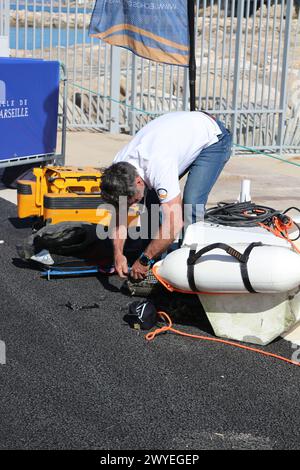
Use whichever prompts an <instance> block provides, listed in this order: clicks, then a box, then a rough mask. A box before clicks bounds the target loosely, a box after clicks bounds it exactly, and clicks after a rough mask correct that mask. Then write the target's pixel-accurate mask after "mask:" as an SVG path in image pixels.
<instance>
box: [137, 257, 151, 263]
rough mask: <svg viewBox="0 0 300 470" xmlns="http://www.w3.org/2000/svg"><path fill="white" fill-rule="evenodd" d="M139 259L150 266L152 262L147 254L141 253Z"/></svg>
mask: <svg viewBox="0 0 300 470" xmlns="http://www.w3.org/2000/svg"><path fill="white" fill-rule="evenodd" d="M139 261H140V263H141V264H142V265H143V266H149V265H150V263H151V260H150V258H148V256H146V255H141V256H140V257H139Z"/></svg>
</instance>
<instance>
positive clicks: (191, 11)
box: [187, 0, 196, 111]
mask: <svg viewBox="0 0 300 470" xmlns="http://www.w3.org/2000/svg"><path fill="white" fill-rule="evenodd" d="M187 4H188V5H187V6H188V21H189V37H190V60H189V86H190V111H195V109H196V56H195V0H187Z"/></svg>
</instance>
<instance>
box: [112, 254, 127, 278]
mask: <svg viewBox="0 0 300 470" xmlns="http://www.w3.org/2000/svg"><path fill="white" fill-rule="evenodd" d="M115 268H116V271H117V273H118V275H119V276H120V277H122V278H126V277H127V276H128V263H127V258H126V256H124V255H123V254H122V253H121V254H118V255H115Z"/></svg>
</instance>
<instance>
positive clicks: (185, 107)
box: [182, 67, 190, 111]
mask: <svg viewBox="0 0 300 470" xmlns="http://www.w3.org/2000/svg"><path fill="white" fill-rule="evenodd" d="M189 97H190V84H189V69H188V68H187V67H185V69H184V77H183V100H182V101H183V103H182V104H183V111H188V109H189Z"/></svg>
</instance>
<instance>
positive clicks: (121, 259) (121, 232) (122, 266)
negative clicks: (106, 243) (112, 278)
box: [113, 225, 128, 278]
mask: <svg viewBox="0 0 300 470" xmlns="http://www.w3.org/2000/svg"><path fill="white" fill-rule="evenodd" d="M126 238H127V227H126V226H125V225H118V226H116V227H115V228H114V230H113V248H114V262H115V268H116V271H117V273H118V275H119V276H120V277H123V278H126V277H127V275H128V263H127V258H126V256H124V254H123V250H124V245H125V241H126Z"/></svg>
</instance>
